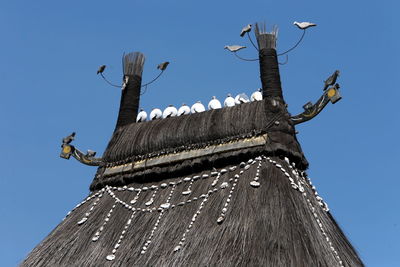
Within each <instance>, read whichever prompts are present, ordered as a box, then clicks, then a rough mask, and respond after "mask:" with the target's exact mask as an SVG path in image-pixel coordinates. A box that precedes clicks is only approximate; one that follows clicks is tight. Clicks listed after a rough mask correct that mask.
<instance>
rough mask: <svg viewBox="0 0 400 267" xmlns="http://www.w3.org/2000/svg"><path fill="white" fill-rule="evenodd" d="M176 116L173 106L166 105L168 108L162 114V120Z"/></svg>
mask: <svg viewBox="0 0 400 267" xmlns="http://www.w3.org/2000/svg"><path fill="white" fill-rule="evenodd" d="M177 114H178V110H177V109H176V107H174V106H173V105H168V107H167V108H166V109H165V110H164V112H163V115H162V116H163V118H164V119H165V118H169V117H175V116H176V115H177Z"/></svg>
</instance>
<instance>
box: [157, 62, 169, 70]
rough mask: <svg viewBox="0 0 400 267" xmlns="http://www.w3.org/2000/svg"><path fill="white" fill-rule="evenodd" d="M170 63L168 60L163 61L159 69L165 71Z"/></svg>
mask: <svg viewBox="0 0 400 267" xmlns="http://www.w3.org/2000/svg"><path fill="white" fill-rule="evenodd" d="M168 64H169V62H168V61H165V62H163V63H161V64H158V66H157V69H159V70H161V71H164V70H165V69H166V68H167V67H168Z"/></svg>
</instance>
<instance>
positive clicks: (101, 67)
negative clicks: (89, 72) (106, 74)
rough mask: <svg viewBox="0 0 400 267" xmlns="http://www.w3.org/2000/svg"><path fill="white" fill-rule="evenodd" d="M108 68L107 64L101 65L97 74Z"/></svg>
mask: <svg viewBox="0 0 400 267" xmlns="http://www.w3.org/2000/svg"><path fill="white" fill-rule="evenodd" d="M105 69H106V65H101V66H100V67H99V69H98V70H97V74H100V73H103V71H104V70H105Z"/></svg>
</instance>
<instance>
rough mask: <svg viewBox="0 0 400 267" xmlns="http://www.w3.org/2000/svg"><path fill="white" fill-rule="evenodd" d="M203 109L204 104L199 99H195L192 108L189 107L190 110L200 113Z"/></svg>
mask: <svg viewBox="0 0 400 267" xmlns="http://www.w3.org/2000/svg"><path fill="white" fill-rule="evenodd" d="M205 110H206V108H205V107H204V105H203V104H202V103H201V102H200V101H197V102H196V103H194V104H193V106H192V108H191V109H190V111H191V112H192V113H200V112H203V111H205Z"/></svg>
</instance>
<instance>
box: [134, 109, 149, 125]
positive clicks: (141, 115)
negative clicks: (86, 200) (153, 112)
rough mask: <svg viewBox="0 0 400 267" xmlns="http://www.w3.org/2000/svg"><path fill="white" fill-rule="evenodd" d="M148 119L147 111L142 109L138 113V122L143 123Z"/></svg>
mask: <svg viewBox="0 0 400 267" xmlns="http://www.w3.org/2000/svg"><path fill="white" fill-rule="evenodd" d="M146 119H147V113H146V111H144V110H143V109H142V108H141V109H140V112H139V113H138V115H137V117H136V122H142V121H146Z"/></svg>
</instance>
